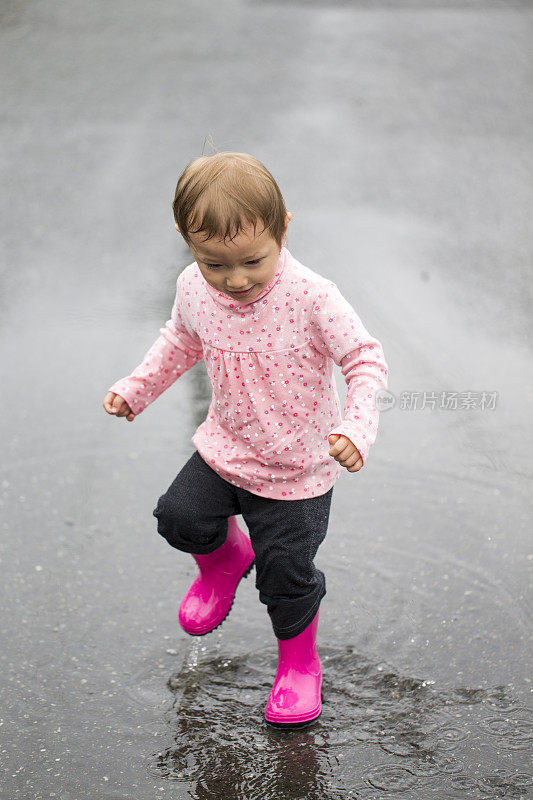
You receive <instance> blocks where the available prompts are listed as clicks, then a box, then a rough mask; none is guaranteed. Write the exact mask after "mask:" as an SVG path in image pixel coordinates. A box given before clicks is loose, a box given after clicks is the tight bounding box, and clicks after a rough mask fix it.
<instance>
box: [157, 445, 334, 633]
mask: <svg viewBox="0 0 533 800" xmlns="http://www.w3.org/2000/svg"><path fill="white" fill-rule="evenodd" d="M332 495H333V487H331V489H330V490H329V491H328V492H326V493H325V494H322V495H319V496H318V497H310V498H306V499H303V500H274V499H273V498H269V497H261V496H260V495H256V494H252V492H248V491H247V490H246V489H241V488H239V487H238V486H234V485H233V484H231V483H229V482H228V481H225V480H224V479H223V478H221V477H220V475H218V473H217V472H215V470H214V469H212V468H211V467H210V466H209V464H207V463H206V462H205V461H204V460H203V458H202V457H201V456H200V454H199V453H198V451H197V450H195V451H194V453H193V455H192V456H191V458H190V459H189V460H188V461H187V463H186V464H185V466H184V467H183V469H182V470H181V472H179V474H178V475H177V477H176V478H175V479H174V481H173V482H172V484H171V485H170V487H169V488H168V490H167V491H166V492H165V494H164V495H162V496H161V497H160V498H159V500H158V502H157V507H156V508H155V510H154V512H153V514H154V517H157V530H158V532H159V533H160V534H161V535H162V536H164V538H165V539H166V540H167V542H168V543H169V544H170V545H172V547H175V548H177V549H178V550H182V551H183V552H185V553H197V554H200V555H205V554H206V553H212V552H213V551H214V550H216V549H217V548H218V547H220V546H221V545H223V544H224V542H225V541H226V537H227V533H228V517H231V516H235V515H236V514H242V516H243V519H244V521H245V522H246V525H247V526H248V532H249V534H250V539H251V542H252V547H253V549H254V553H255V568H256V580H255V585H256V588H257V589H258V590H259V599H260V601H261V602H262V603H264V604H265V605H266V606H267V610H268V613H269V615H270V619H271V622H272V627H273V628H274V634H275V635H276V637H277V638H278V639H292V638H293V637H294V636H297V635H298V634H299V633H301V632H302V631H303V630H304V629H305V628H307V626H308V625H309V623H310V622H311V620H312V619H313V618H314V616H315V614H316V612H317V611H318V608H319V606H320V601H321V600H322V598H323V597H324V595H325V594H326V578H325V575H324V573H323V572H321V571H320V570H319V569H317V568H316V567H315V565H314V564H313V559H314V557H315V555H316V552H317V550H318V548H319V545H320V544H321V543H322V542H323V541H324V538H325V536H326V531H327V527H328V520H329V511H330V505H331V498H332Z"/></svg>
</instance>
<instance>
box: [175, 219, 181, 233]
mask: <svg viewBox="0 0 533 800" xmlns="http://www.w3.org/2000/svg"><path fill="white" fill-rule="evenodd" d="M174 227H175V228H176V230H177V232H178V233H179V232H180V229H179V228H178V223H177V222H176V223H175V225H174Z"/></svg>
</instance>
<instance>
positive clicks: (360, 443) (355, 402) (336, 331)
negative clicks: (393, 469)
mask: <svg viewBox="0 0 533 800" xmlns="http://www.w3.org/2000/svg"><path fill="white" fill-rule="evenodd" d="M310 325H311V331H312V334H313V343H314V344H315V346H316V348H317V349H318V350H319V351H320V352H322V353H323V354H327V355H328V356H330V357H331V358H332V359H333V361H334V362H335V364H337V366H340V368H341V370H342V374H343V376H344V380H345V381H346V384H347V386H348V393H347V396H346V400H345V404H344V420H343V421H342V422H341V423H340V424H339V425H337V426H336V427H335V428H333V429H332V430H331V431H329V433H328V436H329V435H330V434H332V433H340V434H342V435H343V436H346V437H348V439H350V441H351V442H352V443H353V444H354V445H355V447H357V449H358V450H359V452H360V454H361V458H362V459H363V464H364V463H365V461H366V459H367V456H368V451H369V449H370V447H371V446H372V445H373V444H374V441H375V439H376V435H377V430H378V423H379V410H378V409H377V408H376V405H375V402H374V397H375V393H376V392H377V391H378V390H379V389H386V388H387V375H388V368H387V363H386V361H385V356H384V353H383V348H382V346H381V343H380V342H379V341H378V340H377V339H375V338H374V337H373V336H371V335H370V333H369V332H368V331H367V330H366V328H365V327H364V325H363V323H362V322H361V319H360V318H359V316H358V315H357V313H356V312H355V310H354V309H353V308H352V306H351V305H350V303H349V302H348V301H347V300H346V298H345V297H343V295H342V294H341V292H340V291H339V289H338V287H337V286H336V284H334V283H333V282H331V283H328V284H327V286H326V287H324V288H321V290H320V293H319V294H318V296H317V298H316V299H315V303H314V305H313V313H312V315H311V320H310Z"/></svg>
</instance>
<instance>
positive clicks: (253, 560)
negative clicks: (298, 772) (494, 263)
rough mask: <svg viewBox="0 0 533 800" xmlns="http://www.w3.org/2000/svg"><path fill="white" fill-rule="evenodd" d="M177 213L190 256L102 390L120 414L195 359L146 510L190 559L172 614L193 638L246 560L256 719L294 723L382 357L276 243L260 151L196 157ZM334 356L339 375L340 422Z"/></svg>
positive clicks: (313, 666) (312, 698)
mask: <svg viewBox="0 0 533 800" xmlns="http://www.w3.org/2000/svg"><path fill="white" fill-rule="evenodd" d="M173 211H174V218H175V223H176V230H178V231H179V232H180V233H181V235H182V236H183V238H184V240H185V242H186V243H187V245H188V247H189V248H190V250H191V253H192V255H193V257H194V262H193V263H191V264H190V265H189V266H188V267H186V268H185V269H184V270H183V271H182V272H181V274H180V275H179V277H178V279H177V282H176V297H175V300H174V304H173V307H172V311H171V317H170V319H169V320H168V321H167V323H166V325H165V327H164V328H161V329H160V333H161V335H160V337H159V338H158V339H157V340H156V341H155V342H154V344H153V345H152V347H151V348H150V349H149V350H148V352H147V353H146V355H145V356H144V358H143V360H142V363H141V364H140V365H139V366H138V367H137V368H136V369H134V370H133V372H132V373H131V375H129V376H128V377H126V378H123V379H121V380H119V381H117V382H116V383H114V384H113V385H112V386H111V387H110V389H109V391H108V393H107V395H106V397H105V399H104V408H105V410H106V411H107V412H108V413H110V414H114V415H115V416H117V417H126V419H127V420H129V421H132V420H134V419H135V417H136V416H137V415H138V414H140V413H141V412H142V411H144V409H145V408H146V407H147V406H148V405H149V404H150V403H152V402H153V401H154V400H155V399H156V398H157V397H159V395H160V394H161V393H162V392H164V391H165V389H168V388H169V386H171V385H172V384H173V383H174V382H175V381H176V380H177V379H178V378H179V377H180V375H183V373H184V372H186V370H188V369H190V367H192V366H193V365H194V364H196V362H197V361H199V360H200V359H202V358H203V359H204V362H205V366H206V369H207V372H208V375H209V379H210V381H211V385H212V388H213V394H212V399H211V404H210V406H209V411H208V414H207V418H206V419H205V421H204V422H203V423H202V424H201V425H200V426H199V427H198V429H197V431H196V433H195V434H194V436H193V437H192V443H193V444H194V445H195V448H196V449H195V451H194V453H193V455H192V456H191V458H190V459H189V460H188V461H187V463H186V464H185V466H184V467H183V468H182V470H181V471H180V472H179V474H178V475H177V477H176V478H175V480H174V481H173V482H172V484H171V485H170V487H169V488H168V490H167V491H166V492H165V494H163V495H162V496H161V497H160V498H159V500H158V503H157V507H156V508H155V510H154V512H153V514H154V516H155V517H156V518H157V521H158V522H157V529H158V532H159V533H160V534H161V535H162V536H163V537H164V538H165V539H166V540H167V541H168V543H169V544H170V545H171V546H172V547H175V548H177V549H178V550H182V551H183V552H185V553H190V554H191V555H192V556H193V558H194V559H195V561H196V563H197V565H198V574H197V576H196V578H195V580H194V582H193V583H192V585H191V587H190V589H189V591H188V592H187V594H186V595H185V597H184V598H183V601H182V602H181V605H180V608H179V613H178V619H179V622H180V624H181V626H182V628H183V629H184V630H185V631H186V632H187V633H190V634H192V635H195V636H202V635H204V634H206V633H208V632H209V631H212V630H214V629H215V628H217V627H218V626H219V625H220V624H221V623H222V621H223V620H224V619H225V618H226V616H227V615H228V613H229V611H230V609H231V607H232V604H233V599H234V595H235V591H236V588H237V585H238V583H239V581H240V580H241V578H243V577H245V576H246V575H247V574H248V573H249V572H250V570H251V569H252V567H253V566H254V564H255V568H256V587H257V589H258V590H259V599H260V601H261V602H262V603H264V604H265V605H266V607H267V610H268V614H269V616H270V620H271V623H272V627H273V630H274V634H275V636H276V638H277V640H278V668H277V673H276V677H275V681H274V685H273V687H272V691H271V692H270V696H269V698H268V702H267V705H266V709H265V718H266V720H267V722H269V723H270V724H272V725H278V726H283V727H288V726H290V727H295V726H302V725H306V724H309V723H310V722H311V721H312V720H314V719H316V718H317V717H318V716H319V715H320V713H321V710H322V704H321V686H322V672H321V668H320V660H319V657H318V654H317V650H316V633H317V625H318V611H319V606H320V602H321V600H322V598H323V597H324V595H325V594H326V582H325V577H324V574H323V572H321V571H320V570H319V569H317V568H316V567H315V565H314V563H313V559H314V557H315V555H316V552H317V550H318V547H319V545H320V544H321V542H322V541H323V540H324V537H325V535H326V530H327V525H328V519H329V511H330V504H331V497H332V493H333V485H334V483H335V481H336V480H337V479H338V477H339V475H340V472H341V467H344V468H346V469H347V470H348V472H357V471H358V470H360V469H361V467H362V466H363V464H364V463H365V461H366V459H367V456H368V451H369V448H370V446H371V445H372V444H373V442H374V440H375V438H376V433H377V427H378V416H379V414H378V410H377V408H376V406H375V404H374V395H375V393H376V391H377V390H378V389H385V388H386V386H387V364H386V362H385V358H384V355H383V350H382V347H381V344H380V342H379V341H378V340H377V339H375V338H373V337H372V336H371V335H370V334H369V333H368V331H367V330H366V329H365V327H364V326H363V324H362V322H361V320H360V318H359V317H358V316H357V314H356V312H355V311H354V309H353V308H352V306H351V305H350V304H349V303H348V302H347V300H346V299H345V298H344V297H343V295H342V294H341V293H340V291H339V289H338V288H337V286H336V284H335V283H333V282H332V281H331V280H328V279H327V278H324V277H322V276H321V275H319V274H318V273H317V272H314V271H313V270H311V269H309V268H308V267H306V266H304V265H303V264H301V263H300V262H299V261H297V260H296V259H295V258H294V257H293V256H292V255H291V253H290V252H289V251H288V249H287V248H286V247H285V246H284V238H285V234H286V231H287V226H288V224H289V221H290V219H291V214H290V213H288V212H287V210H286V208H285V204H284V201H283V198H282V195H281V193H280V190H279V188H278V186H277V184H276V181H275V180H274V178H273V177H272V175H271V174H270V172H269V171H268V170H267V169H266V168H265V167H264V165H263V164H261V162H259V161H258V160H257V159H255V158H253V157H252V156H250V155H247V154H244V153H216V154H214V155H212V156H205V157H202V158H197V159H195V160H193V161H192V162H191V163H190V164H189V165H188V166H187V167H186V169H185V171H184V172H183V174H182V175H181V177H180V179H179V181H178V184H177V187H176V193H175V197H174V202H173ZM334 363H335V364H337V365H339V366H340V367H341V370H342V373H343V375H344V378H345V380H346V383H347V385H348V393H347V397H346V403H345V408H344V420H343V421H341V415H340V404H339V396H338V393H337V390H336V386H335V382H334V376H333V364H334ZM328 445H329V449H328ZM238 514H242V516H243V518H244V520H245V522H246V525H247V527H248V532H249V535H250V536H249V537H248V536H247V535H246V534H245V533H244V532H243V531H241V530H240V528H239V526H238V525H237V520H236V515H238Z"/></svg>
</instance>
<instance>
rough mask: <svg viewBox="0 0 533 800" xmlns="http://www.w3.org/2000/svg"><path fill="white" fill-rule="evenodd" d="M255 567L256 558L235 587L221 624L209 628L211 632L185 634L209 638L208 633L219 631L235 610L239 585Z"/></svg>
mask: <svg viewBox="0 0 533 800" xmlns="http://www.w3.org/2000/svg"><path fill="white" fill-rule="evenodd" d="M254 565H255V558H254V560H253V561H252V562H251V564H250V566H249V567H248V568H247V569H246V572H243V573H242V575H241V577H240V578H239V580H238V581H237V585H236V586H235V591H234V592H233V598H232V600H231V605H230V607H229V608H228V611H227V613H226V616H225V617H223V618H222V619H221V620H220V622H219V623H217V625H215V627H214V628H209V630H207V631H204V632H203V633H192V632H191V631H185V633H188V634H189V636H207V634H208V633H213V631H216V629H217V628H220V626H221V625H222V623H223V622H225V621H226V620H227V618H228V616H229V613H230V611H231V609H232V608H233V603H234V602H235V595H236V594H237V589H238V588H239V583H240V582H241V581H242V579H243V578H247V577H248V575H249V574H250V572H251V571H252V569H253V568H254ZM182 630H185V628H182Z"/></svg>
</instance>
